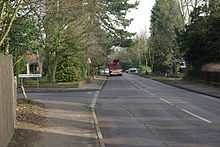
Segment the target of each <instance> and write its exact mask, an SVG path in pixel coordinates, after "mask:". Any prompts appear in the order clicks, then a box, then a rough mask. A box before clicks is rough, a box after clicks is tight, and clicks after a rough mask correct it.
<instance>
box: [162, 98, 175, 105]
mask: <svg viewBox="0 0 220 147" xmlns="http://www.w3.org/2000/svg"><path fill="white" fill-rule="evenodd" d="M159 99H160V100H162V101H164V102H165V103H167V104H170V105H173V104H172V103H171V102H169V101H167V100H165V99H163V98H161V97H159Z"/></svg>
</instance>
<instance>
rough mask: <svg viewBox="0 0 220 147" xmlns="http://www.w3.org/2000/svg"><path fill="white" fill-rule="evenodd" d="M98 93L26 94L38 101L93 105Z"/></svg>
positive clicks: (21, 96)
mask: <svg viewBox="0 0 220 147" xmlns="http://www.w3.org/2000/svg"><path fill="white" fill-rule="evenodd" d="M95 93H96V91H83V92H44V93H26V94H27V97H28V98H31V99H38V100H53V101H62V102H74V103H82V104H86V105H91V103H92V100H93V98H94V95H95ZM18 97H19V98H23V94H22V93H19V94H18Z"/></svg>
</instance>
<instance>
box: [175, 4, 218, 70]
mask: <svg viewBox="0 0 220 147" xmlns="http://www.w3.org/2000/svg"><path fill="white" fill-rule="evenodd" d="M190 16H191V23H190V24H189V25H188V26H186V29H185V30H183V31H182V32H181V33H180V34H179V35H178V41H179V45H180V49H181V51H182V52H183V53H184V56H185V59H186V60H187V62H188V64H189V65H191V66H192V67H193V69H194V71H195V72H198V71H199V70H200V69H201V67H202V65H204V64H206V63H219V62H220V2H219V1H217V0H210V1H209V2H208V3H206V4H204V5H202V6H200V7H198V8H196V9H194V11H193V12H192V14H191V15H190Z"/></svg>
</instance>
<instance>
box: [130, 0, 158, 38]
mask: <svg viewBox="0 0 220 147" xmlns="http://www.w3.org/2000/svg"><path fill="white" fill-rule="evenodd" d="M138 1H140V3H139V6H138V9H137V10H136V9H134V10H131V12H130V13H128V14H127V18H134V20H133V22H132V23H131V25H130V27H129V28H128V29H127V30H128V31H131V32H137V34H140V33H141V32H144V31H145V28H147V30H148V33H149V27H150V16H151V9H152V7H153V5H154V3H155V0H138ZM129 2H131V3H134V2H135V0H130V1H129Z"/></svg>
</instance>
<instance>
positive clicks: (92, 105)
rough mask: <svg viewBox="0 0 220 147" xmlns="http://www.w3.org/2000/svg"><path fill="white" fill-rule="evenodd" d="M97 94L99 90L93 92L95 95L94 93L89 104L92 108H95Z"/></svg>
mask: <svg viewBox="0 0 220 147" xmlns="http://www.w3.org/2000/svg"><path fill="white" fill-rule="evenodd" d="M98 95H99V91H96V93H95V95H94V98H93V99H92V103H91V105H90V106H91V107H92V108H95V105H96V102H97V98H98Z"/></svg>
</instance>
